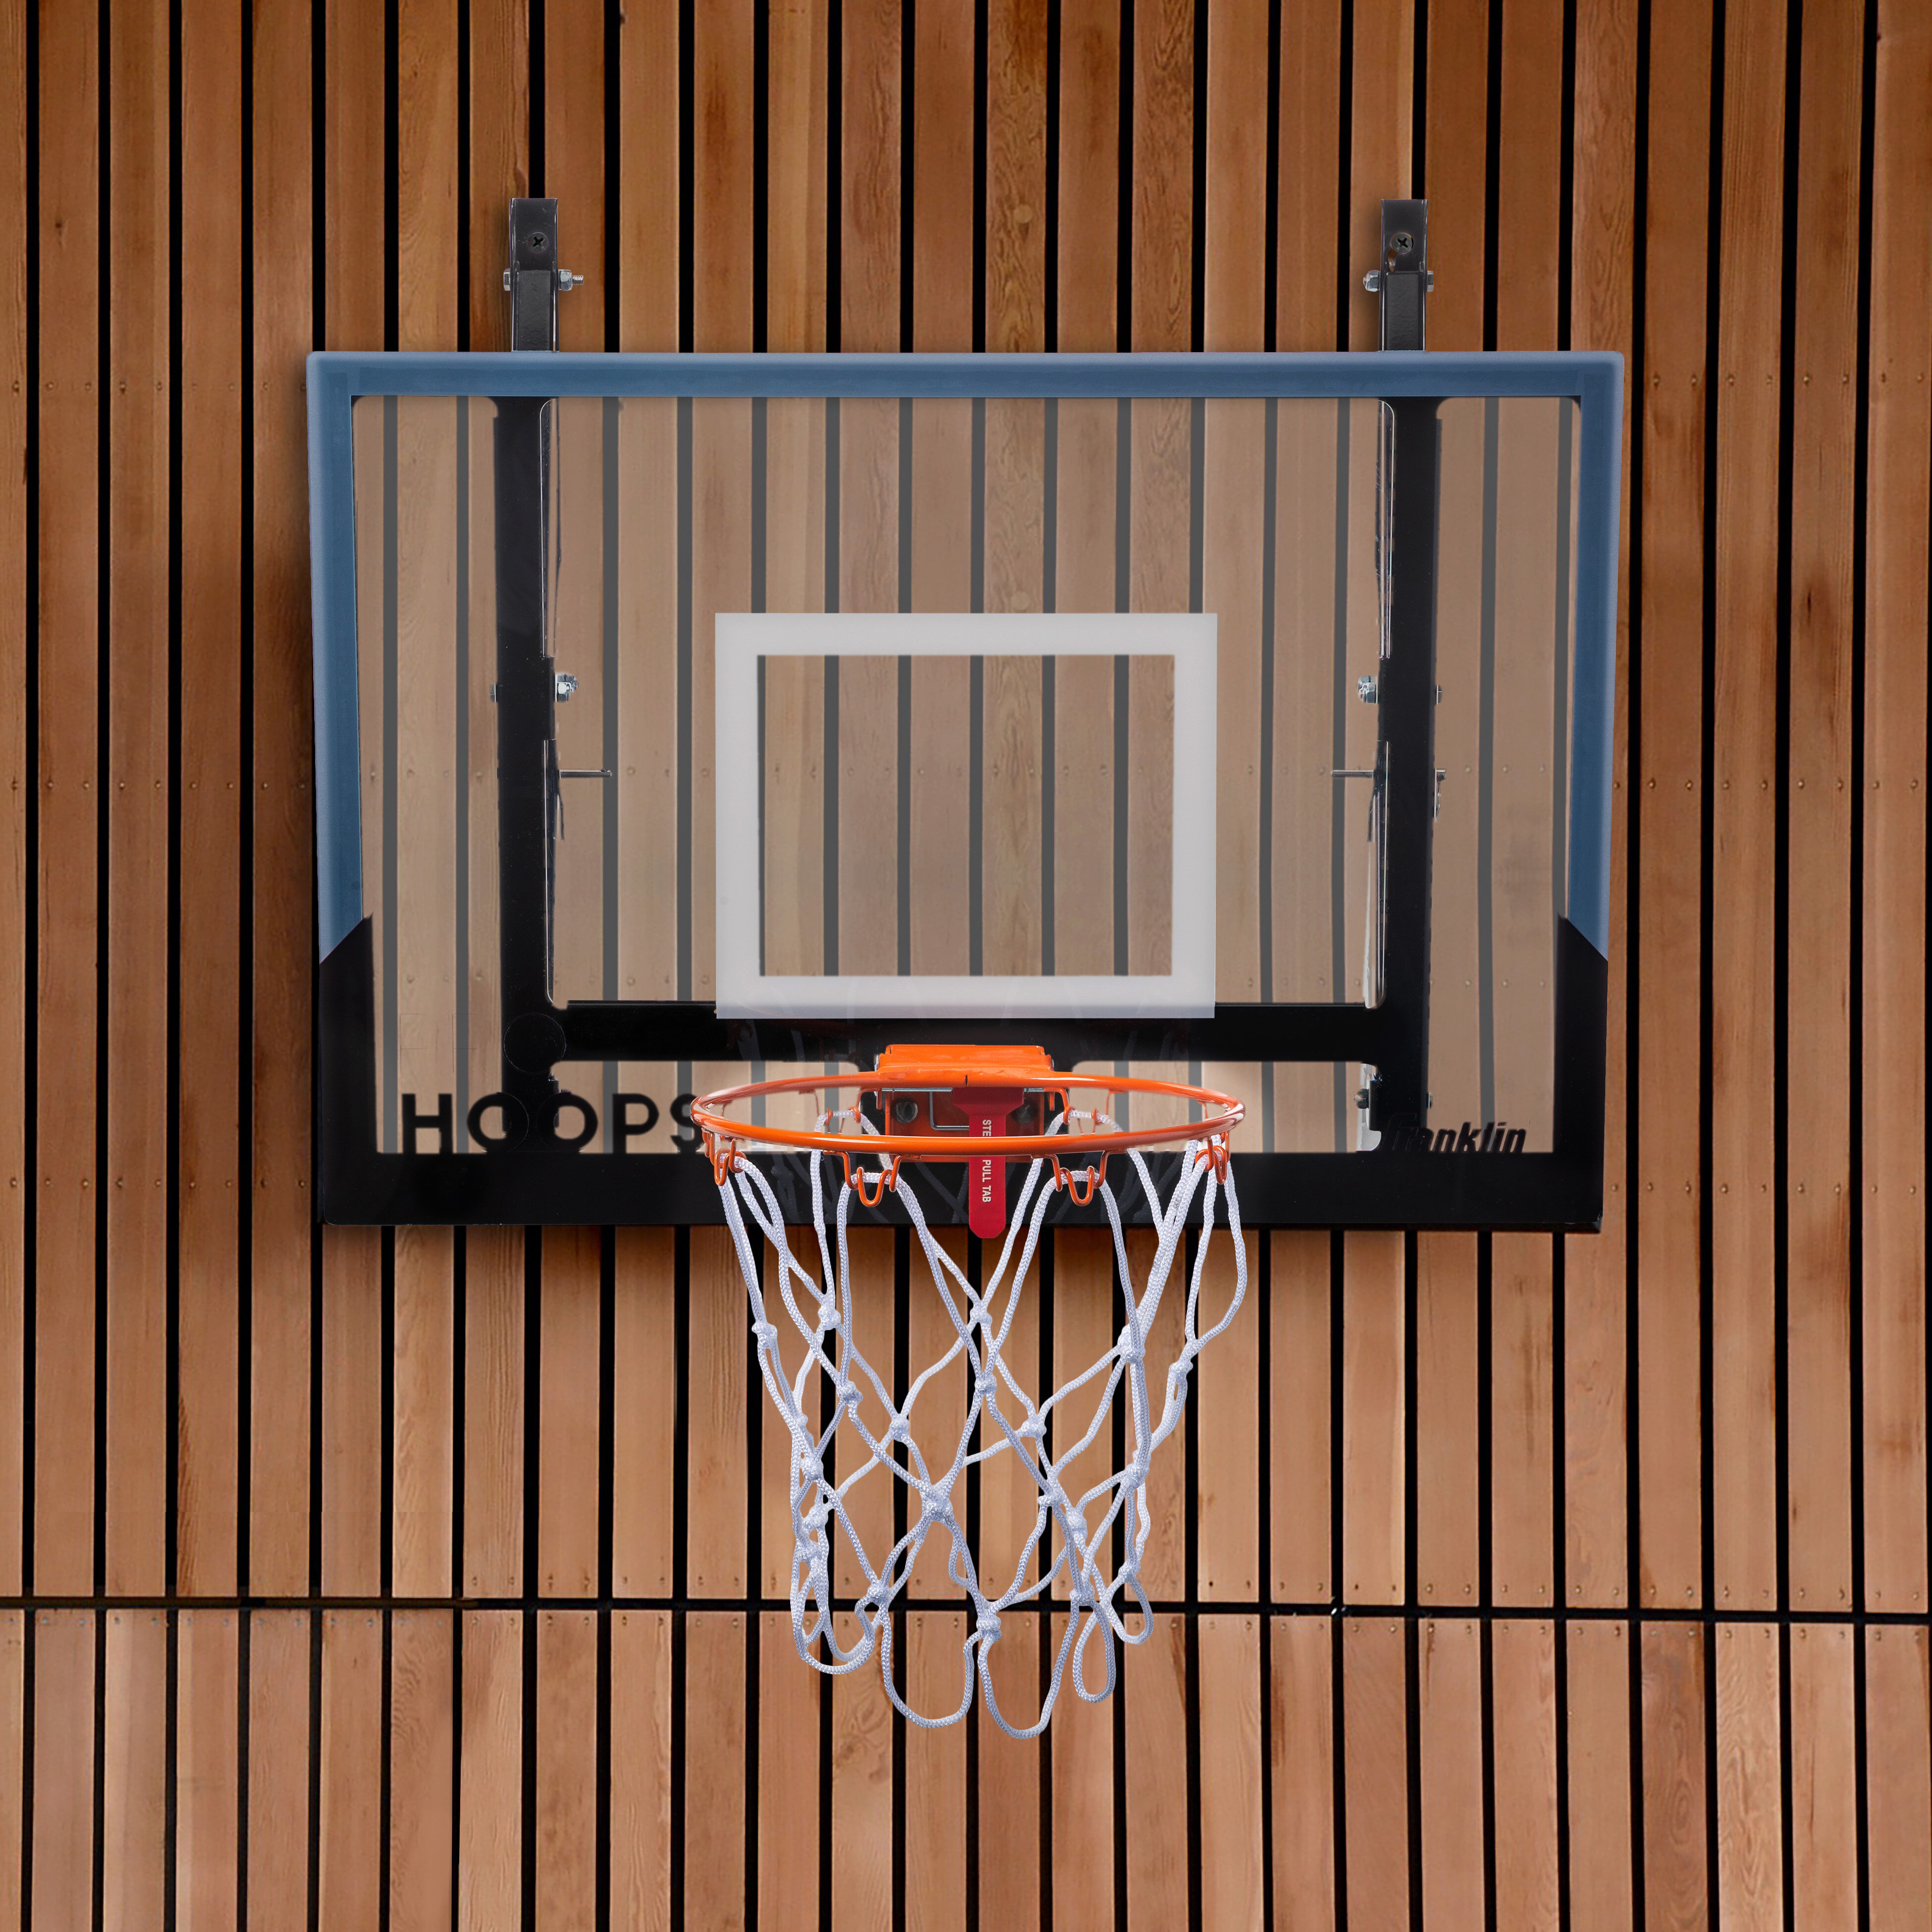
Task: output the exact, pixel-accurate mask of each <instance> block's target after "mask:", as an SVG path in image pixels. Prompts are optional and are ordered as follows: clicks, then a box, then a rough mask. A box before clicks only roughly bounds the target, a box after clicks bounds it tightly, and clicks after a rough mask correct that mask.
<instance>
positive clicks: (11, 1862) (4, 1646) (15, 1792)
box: [0, 1610, 27, 1927]
mask: <svg viewBox="0 0 1932 1932" xmlns="http://www.w3.org/2000/svg"><path fill="white" fill-rule="evenodd" d="M26 1663H27V1613H26V1612H24V1611H21V1610H6V1611H0V1737H5V1738H7V1739H11V1740H12V1741H13V1742H11V1743H10V1745H9V1746H8V1748H7V1750H5V1751H0V1924H4V1925H7V1926H9V1927H17V1926H19V1925H20V1924H21V1918H22V1915H21V1911H20V1905H21V1897H22V1892H21V1884H22V1879H23V1876H24V1874H25V1872H26V1849H27V1843H26V1838H25V1836H24V1835H23V1829H22V1827H23V1825H24V1823H25V1822H26V1795H27V1790H26V1784H27V1764H26V1755H27V1754H26V1749H25V1748H24V1740H25V1739H26V1715H27V1712H26V1688H27V1687H26Z"/></svg>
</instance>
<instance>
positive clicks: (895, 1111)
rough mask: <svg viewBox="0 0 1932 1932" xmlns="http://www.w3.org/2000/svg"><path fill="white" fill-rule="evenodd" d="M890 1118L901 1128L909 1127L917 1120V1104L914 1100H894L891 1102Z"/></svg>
mask: <svg viewBox="0 0 1932 1932" xmlns="http://www.w3.org/2000/svg"><path fill="white" fill-rule="evenodd" d="M892 1118H893V1119H894V1120H895V1121H898V1124H899V1125H900V1126H901V1127H910V1125H911V1124H913V1121H916V1120H917V1119H918V1118H919V1103H918V1102H917V1101H916V1100H895V1101H894V1102H893V1103H892Z"/></svg>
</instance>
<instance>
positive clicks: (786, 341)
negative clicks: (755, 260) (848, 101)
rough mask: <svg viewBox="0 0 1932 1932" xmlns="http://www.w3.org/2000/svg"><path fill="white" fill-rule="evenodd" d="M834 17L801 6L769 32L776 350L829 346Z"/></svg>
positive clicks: (770, 289) (775, 17) (769, 302)
mask: <svg viewBox="0 0 1932 1932" xmlns="http://www.w3.org/2000/svg"><path fill="white" fill-rule="evenodd" d="M827 11H828V9H827V6H826V0H800V4H799V5H796V6H791V7H781V8H779V9H778V10H777V11H776V12H775V13H773V14H772V17H771V23H770V26H769V30H768V31H769V38H768V40H767V42H766V82H765V104H764V111H765V115H766V131H765V142H766V148H765V153H766V217H765V251H766V252H765V339H766V344H768V346H769V347H771V348H772V349H791V350H810V349H823V347H825V323H826V293H825V278H826V259H825V256H826V234H825V230H826V219H825V210H826V166H825V145H826V118H827V101H826V95H827V92H828V89H827V86H826V60H827V58H828V55H827V52H826V46H827V33H826V21H827ZM672 247H673V252H674V251H675V242H673V245H672Z"/></svg>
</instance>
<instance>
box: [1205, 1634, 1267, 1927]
mask: <svg viewBox="0 0 1932 1932" xmlns="http://www.w3.org/2000/svg"><path fill="white" fill-rule="evenodd" d="M1200 1643H1201V1688H1200V1694H1199V1697H1200V1718H1199V1722H1200V1726H1201V1874H1202V1902H1201V1912H1202V1921H1203V1922H1204V1923H1205V1924H1209V1925H1215V1926H1222V1925H1225V1926H1227V1927H1230V1928H1231V1932H1233V1928H1237V1927H1254V1928H1256V1932H1259V1927H1261V1926H1262V1924H1265V1898H1266V1887H1265V1884H1264V1882H1263V1878H1262V1867H1263V1855H1262V1775H1261V1768H1262V1671H1261V1664H1262V1646H1261V1620H1260V1619H1259V1618H1258V1617H1254V1616H1247V1615H1245V1614H1244V1615H1241V1616H1233V1615H1226V1614H1223V1615H1220V1616H1205V1617H1203V1618H1202V1619H1201V1625H1200Z"/></svg>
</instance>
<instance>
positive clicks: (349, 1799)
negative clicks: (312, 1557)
mask: <svg viewBox="0 0 1932 1932" xmlns="http://www.w3.org/2000/svg"><path fill="white" fill-rule="evenodd" d="M316 1750H317V1757H318V1760H319V1763H318V1767H317V1772H318V1775H319V1778H320V1799H319V1803H318V1808H317V1811H316V1813H315V1832H316V1849H315V1860H316V1867H317V1880H316V1883H317V1898H318V1900H319V1901H320V1911H321V1915H322V1916H323V1918H324V1919H325V1920H326V1921H327V1922H328V1923H329V1924H331V1925H341V1926H346V1927H353V1928H355V1932H365V1928H368V1932H374V1927H377V1926H378V1925H380V1923H381V1922H382V1918H381V1915H382V1909H383V1896H382V1872H383V1856H382V1841H383V1812H382V1801H383V1784H382V1778H381V1776H380V1769H381V1763H382V1751H383V1629H382V1619H380V1617H379V1616H377V1613H375V1612H374V1611H373V1610H326V1611H324V1612H323V1616H322V1729H321V1733H320V1737H319V1739H317V1745H316Z"/></svg>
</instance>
